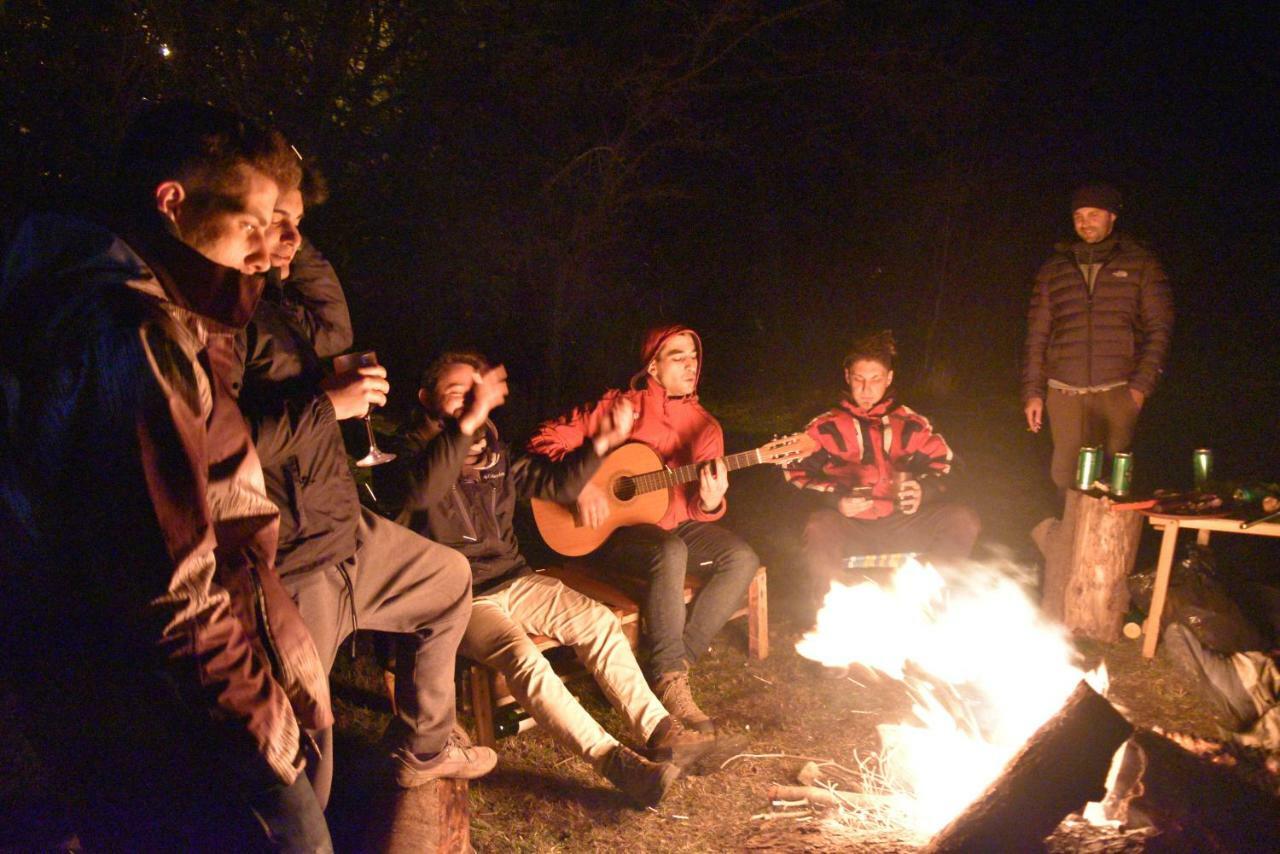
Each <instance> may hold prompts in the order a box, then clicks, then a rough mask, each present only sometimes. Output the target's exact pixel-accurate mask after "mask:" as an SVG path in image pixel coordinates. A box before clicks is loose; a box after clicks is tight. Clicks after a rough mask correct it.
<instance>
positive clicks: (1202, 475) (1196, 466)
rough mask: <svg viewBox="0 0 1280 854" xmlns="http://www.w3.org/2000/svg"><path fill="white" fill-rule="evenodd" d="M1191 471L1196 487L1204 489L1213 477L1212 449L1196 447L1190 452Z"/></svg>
mask: <svg viewBox="0 0 1280 854" xmlns="http://www.w3.org/2000/svg"><path fill="white" fill-rule="evenodd" d="M1191 471H1192V474H1193V476H1194V477H1195V484H1196V489H1204V488H1205V487H1206V486H1208V485H1209V480H1210V479H1211V478H1212V477H1213V450H1212V449H1211V448H1196V449H1195V450H1194V451H1192V452H1191Z"/></svg>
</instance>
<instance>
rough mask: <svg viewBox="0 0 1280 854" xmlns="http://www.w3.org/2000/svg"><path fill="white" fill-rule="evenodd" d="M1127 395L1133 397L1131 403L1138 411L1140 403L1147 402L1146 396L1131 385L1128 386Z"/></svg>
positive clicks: (1140, 406) (1140, 409)
mask: <svg viewBox="0 0 1280 854" xmlns="http://www.w3.org/2000/svg"><path fill="white" fill-rule="evenodd" d="M1129 397H1132V398H1133V405H1134V406H1136V407H1137V408H1138V411H1139V412H1141V411H1142V404H1144V403H1146V402H1147V396H1146V395H1145V394H1143V393H1142V392H1140V391H1138V390H1137V389H1136V388H1134V387H1133V386H1129Z"/></svg>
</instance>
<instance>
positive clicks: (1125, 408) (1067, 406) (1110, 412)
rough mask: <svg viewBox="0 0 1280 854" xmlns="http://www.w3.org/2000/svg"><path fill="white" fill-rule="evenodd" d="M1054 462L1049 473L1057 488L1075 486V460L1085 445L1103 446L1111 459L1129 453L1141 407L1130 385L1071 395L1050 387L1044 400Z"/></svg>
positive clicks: (1062, 488) (1063, 488)
mask: <svg viewBox="0 0 1280 854" xmlns="http://www.w3.org/2000/svg"><path fill="white" fill-rule="evenodd" d="M1045 409H1046V410H1048V413H1049V432H1050V433H1051V434H1052V435H1053V462H1052V463H1051V464H1050V466H1049V473H1050V475H1051V476H1052V477H1053V483H1054V485H1055V486H1057V487H1058V489H1061V490H1065V489H1067V488H1068V487H1070V486H1071V485H1072V484H1073V483H1075V479H1076V458H1077V457H1078V456H1079V454H1080V448H1081V446H1083V445H1101V446H1102V447H1103V449H1104V450H1105V451H1106V454H1107V456H1108V457H1110V456H1111V455H1113V454H1116V453H1118V452H1120V451H1127V450H1129V446H1130V445H1132V444H1133V433H1134V429H1135V428H1136V427H1137V425H1138V405H1137V404H1136V403H1134V402H1133V396H1132V395H1131V394H1129V387H1128V386H1127V385H1122V386H1116V387H1115V388H1112V389H1108V390H1106V391H1091V392H1085V393H1084V394H1068V393H1067V392H1064V391H1059V390H1058V389H1056V388H1051V389H1049V391H1048V397H1047V398H1046V400H1045Z"/></svg>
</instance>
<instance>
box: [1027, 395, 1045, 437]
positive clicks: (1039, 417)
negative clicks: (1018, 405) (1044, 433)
mask: <svg viewBox="0 0 1280 854" xmlns="http://www.w3.org/2000/svg"><path fill="white" fill-rule="evenodd" d="M1022 411H1023V412H1024V413H1026V416H1027V429H1028V430H1030V431H1031V432H1032V433H1039V432H1040V428H1041V427H1042V426H1043V425H1044V401H1043V400H1042V399H1041V398H1038V397H1033V398H1031V399H1030V400H1028V401H1027V405H1026V406H1024V407H1022Z"/></svg>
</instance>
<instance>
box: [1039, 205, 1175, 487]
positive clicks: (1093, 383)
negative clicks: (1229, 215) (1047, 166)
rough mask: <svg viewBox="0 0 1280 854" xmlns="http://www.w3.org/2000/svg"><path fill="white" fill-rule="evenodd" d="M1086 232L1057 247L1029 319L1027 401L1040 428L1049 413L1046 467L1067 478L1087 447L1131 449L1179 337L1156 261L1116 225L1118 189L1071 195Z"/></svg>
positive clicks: (1078, 224)
mask: <svg viewBox="0 0 1280 854" xmlns="http://www.w3.org/2000/svg"><path fill="white" fill-rule="evenodd" d="M1071 211H1072V220H1073V222H1074V223H1075V230H1076V234H1077V235H1079V237H1080V239H1079V240H1078V241H1077V242H1075V243H1072V244H1060V245H1059V246H1058V247H1057V251H1056V252H1055V253H1054V255H1053V257H1051V258H1050V259H1049V260H1048V261H1046V262H1045V263H1044V265H1043V266H1042V267H1041V268H1040V272H1039V273H1037V274H1036V281H1035V288H1034V290H1032V293H1031V311H1030V312H1029V314H1028V317H1027V343H1026V350H1025V357H1024V360H1023V370H1022V403H1023V410H1024V414H1025V415H1026V419H1027V428H1028V429H1030V430H1031V432H1033V433H1038V432H1039V431H1040V428H1041V426H1042V424H1043V420H1044V415H1045V412H1046V410H1047V411H1048V415H1049V428H1050V430H1051V431H1052V434H1053V462H1052V464H1051V466H1050V473H1051V475H1052V477H1053V482H1054V484H1055V485H1057V487H1058V489H1059V490H1062V491H1065V490H1066V489H1067V487H1068V486H1070V485H1071V482H1072V477H1073V475H1074V473H1075V463H1076V455H1077V453H1078V452H1079V450H1080V447H1081V446H1082V445H1096V444H1101V445H1103V446H1104V447H1105V450H1106V452H1107V454H1108V455H1110V454H1115V453H1117V452H1119V451H1125V450H1128V448H1129V445H1130V444H1131V443H1132V441H1133V433H1134V428H1135V427H1136V426H1137V422H1138V412H1139V411H1141V409H1142V406H1143V404H1144V403H1145V402H1146V400H1147V397H1148V396H1150V394H1151V392H1152V391H1153V390H1154V389H1155V387H1156V382H1157V380H1158V379H1159V378H1160V372H1161V371H1162V370H1163V368H1164V363H1165V359H1166V357H1167V356H1168V354H1169V340H1170V338H1171V336H1172V335H1173V298H1172V296H1171V294H1170V292H1169V281H1168V279H1167V277H1166V276H1165V273H1164V268H1162V267H1161V266H1160V261H1159V260H1158V259H1157V258H1156V256H1155V255H1154V254H1152V253H1151V251H1150V250H1148V249H1147V248H1146V247H1144V246H1142V245H1141V244H1139V243H1137V242H1136V241H1134V240H1133V239H1132V238H1131V237H1128V236H1127V235H1124V234H1120V233H1117V232H1115V231H1114V228H1115V223H1116V217H1117V215H1118V214H1119V213H1120V193H1119V192H1118V191H1117V190H1116V189H1115V188H1114V187H1111V186H1109V185H1107V184H1087V185H1085V186H1083V187H1080V188H1079V189H1078V190H1076V191H1075V193H1074V194H1073V195H1072V197H1071Z"/></svg>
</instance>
